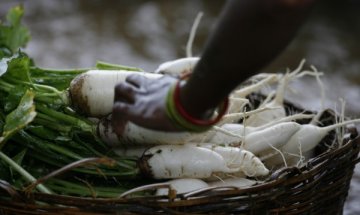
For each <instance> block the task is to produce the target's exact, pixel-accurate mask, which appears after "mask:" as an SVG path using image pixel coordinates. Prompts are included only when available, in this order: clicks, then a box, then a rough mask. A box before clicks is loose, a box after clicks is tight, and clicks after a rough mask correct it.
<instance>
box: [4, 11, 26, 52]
mask: <svg viewBox="0 0 360 215" xmlns="http://www.w3.org/2000/svg"><path fill="white" fill-rule="evenodd" d="M23 15H24V8H23V7H22V6H16V7H13V8H11V9H10V10H9V12H8V14H7V15H6V22H4V23H1V22H0V59H1V58H3V57H9V56H11V55H13V54H14V53H15V52H16V51H17V50H18V49H19V48H21V47H25V46H26V44H27V42H28V41H29V40H30V38H31V37H30V32H29V30H28V29H27V28H26V27H25V26H23V25H22V24H21V19H22V17H23Z"/></svg>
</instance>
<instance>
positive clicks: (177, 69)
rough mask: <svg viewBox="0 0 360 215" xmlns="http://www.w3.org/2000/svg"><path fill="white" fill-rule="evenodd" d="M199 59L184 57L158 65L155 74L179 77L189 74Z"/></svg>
mask: <svg viewBox="0 0 360 215" xmlns="http://www.w3.org/2000/svg"><path fill="white" fill-rule="evenodd" d="M199 59H200V58H199V57H186V58H180V59H177V60H173V61H167V62H165V63H162V64H160V66H159V67H158V68H157V69H156V70H155V73H160V74H167V75H172V76H181V75H184V74H187V73H191V72H192V71H193V69H194V68H195V65H196V64H197V62H198V61H199Z"/></svg>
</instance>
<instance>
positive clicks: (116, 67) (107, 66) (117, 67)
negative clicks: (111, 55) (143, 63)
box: [96, 61, 143, 72]
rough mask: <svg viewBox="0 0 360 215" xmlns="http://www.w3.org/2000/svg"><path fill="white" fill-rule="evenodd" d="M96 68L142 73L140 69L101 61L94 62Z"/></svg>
mask: <svg viewBox="0 0 360 215" xmlns="http://www.w3.org/2000/svg"><path fill="white" fill-rule="evenodd" d="M96 68H97V69H104V70H127V71H136V72H140V71H143V70H142V69H140V68H136V67H130V66H124V65H119V64H112V63H107V62H103V61H98V62H96Z"/></svg>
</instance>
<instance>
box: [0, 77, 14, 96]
mask: <svg viewBox="0 0 360 215" xmlns="http://www.w3.org/2000/svg"><path fill="white" fill-rule="evenodd" d="M12 88H14V85H12V84H9V83H7V82H6V81H4V80H2V79H0V89H2V90H4V91H5V92H7V93H8V92H10V90H11V89H12Z"/></svg>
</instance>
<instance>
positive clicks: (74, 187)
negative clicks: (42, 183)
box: [46, 179, 128, 198]
mask: <svg viewBox="0 0 360 215" xmlns="http://www.w3.org/2000/svg"><path fill="white" fill-rule="evenodd" d="M46 184H47V186H49V187H51V188H52V189H53V190H56V191H57V192H62V193H65V194H68V195H73V194H75V195H78V196H84V195H86V196H91V195H92V191H94V194H95V196H96V197H108V198H109V197H110V198H112V197H117V196H119V194H121V193H123V192H125V191H127V190H128V189H127V188H126V187H124V188H114V187H111V188H107V187H94V186H91V188H90V187H89V186H85V185H80V184H77V183H73V182H69V181H64V180H59V179H51V180H49V181H48V182H47V183H46Z"/></svg>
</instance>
